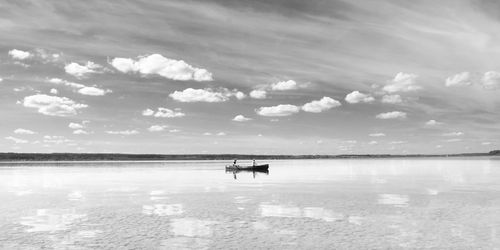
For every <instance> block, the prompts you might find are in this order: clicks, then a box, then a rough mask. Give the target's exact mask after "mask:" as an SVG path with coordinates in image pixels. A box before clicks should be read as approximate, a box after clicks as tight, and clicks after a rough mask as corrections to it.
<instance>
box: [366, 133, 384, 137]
mask: <svg viewBox="0 0 500 250" xmlns="http://www.w3.org/2000/svg"><path fill="white" fill-rule="evenodd" d="M369 136H371V137H382V136H385V134H384V133H372V134H369Z"/></svg>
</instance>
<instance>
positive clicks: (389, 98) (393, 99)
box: [382, 95, 403, 104]
mask: <svg viewBox="0 0 500 250" xmlns="http://www.w3.org/2000/svg"><path fill="white" fill-rule="evenodd" d="M382 102H383V103H391V104H396V103H402V102H403V100H402V99H401V96H400V95H384V96H382Z"/></svg>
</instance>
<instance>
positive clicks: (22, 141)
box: [5, 136, 28, 143]
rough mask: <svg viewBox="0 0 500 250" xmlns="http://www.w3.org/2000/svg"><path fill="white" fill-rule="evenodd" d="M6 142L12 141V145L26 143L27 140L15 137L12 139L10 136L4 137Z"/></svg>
mask: <svg viewBox="0 0 500 250" xmlns="http://www.w3.org/2000/svg"><path fill="white" fill-rule="evenodd" d="M5 139H6V140H11V141H13V142H14V143H28V141H27V140H23V139H19V138H16V137H12V136H7V137H5Z"/></svg>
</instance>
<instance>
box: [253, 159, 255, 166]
mask: <svg viewBox="0 0 500 250" xmlns="http://www.w3.org/2000/svg"><path fill="white" fill-rule="evenodd" d="M253 166H254V167H255V159H254V160H253Z"/></svg>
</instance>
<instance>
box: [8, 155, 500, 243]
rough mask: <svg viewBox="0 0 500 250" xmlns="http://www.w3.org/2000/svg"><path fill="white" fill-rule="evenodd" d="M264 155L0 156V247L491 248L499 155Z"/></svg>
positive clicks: (497, 231) (499, 236) (499, 228)
mask: <svg viewBox="0 0 500 250" xmlns="http://www.w3.org/2000/svg"><path fill="white" fill-rule="evenodd" d="M268 162H269V163H270V172H269V174H268V175H267V174H265V173H256V174H255V176H254V174H253V173H246V172H242V173H237V174H236V176H235V175H234V174H233V173H226V172H225V171H224V165H225V164H228V162H217V161H197V162H153V163H151V162H150V163H145V162H121V163H118V162H107V163H106V162H104V163H63V164H55V163H44V164H40V163H31V164H26V163H15V164H14V163H1V164H0V199H1V205H0V248H1V249H41V248H45V249H47V248H48V249H96V248H98V249H189V248H195V249H213V248H219V249H235V248H238V249H255V248H267V249H404V248H408V249H415V248H431V249H433V248H434V249H499V248H498V247H499V246H500V160H495V159H488V158H473V159H443V158H440V159H436V158H435V159H390V160H387V159H376V160H283V161H268ZM248 163H250V162H248Z"/></svg>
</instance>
